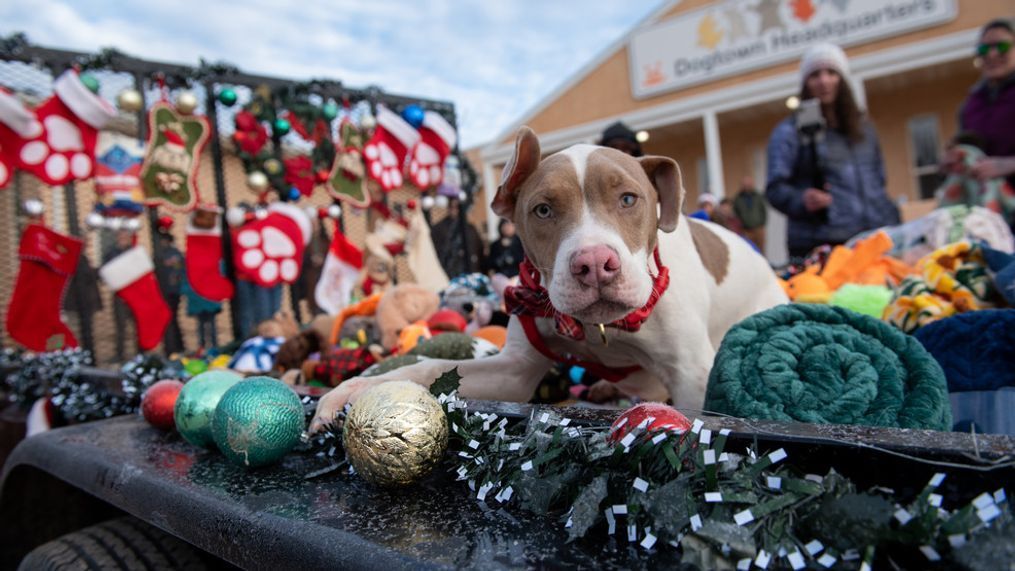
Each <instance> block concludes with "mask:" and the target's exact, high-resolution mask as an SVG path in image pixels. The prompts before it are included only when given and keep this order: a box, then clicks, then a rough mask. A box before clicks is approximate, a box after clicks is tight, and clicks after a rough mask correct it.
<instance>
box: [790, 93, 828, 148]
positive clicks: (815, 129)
mask: <svg viewBox="0 0 1015 571" xmlns="http://www.w3.org/2000/svg"><path fill="white" fill-rule="evenodd" d="M795 118H796V128H797V131H799V132H800V134H801V135H803V136H804V138H805V140H807V141H812V140H815V139H820V138H821V134H822V133H824V131H825V116H824V115H823V114H822V113H821V101H819V100H818V99H816V98H813V99H805V100H803V101H801V102H800V106H799V107H797V109H796V114H795Z"/></svg>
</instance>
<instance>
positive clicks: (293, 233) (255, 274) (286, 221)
mask: <svg viewBox="0 0 1015 571" xmlns="http://www.w3.org/2000/svg"><path fill="white" fill-rule="evenodd" d="M311 231H312V227H311V223H310V218H308V217H307V213H306V212H304V211H303V210H302V209H300V208H298V207H296V206H294V205H292V204H287V203H284V202H273V203H271V204H270V205H269V206H268V215H267V216H265V217H264V218H263V219H261V220H254V221H253V222H249V223H247V224H244V225H243V226H241V227H240V228H239V229H238V230H235V231H234V232H235V233H234V235H233V262H234V263H235V264H236V276H237V277H238V278H240V279H243V280H247V281H249V282H253V283H255V284H257V285H259V286H261V287H272V286H275V285H278V284H279V283H287V284H291V283H293V282H295V281H296V278H298V277H299V275H300V269H301V268H302V266H303V251H304V249H305V248H306V247H307V244H309V243H310V236H311Z"/></svg>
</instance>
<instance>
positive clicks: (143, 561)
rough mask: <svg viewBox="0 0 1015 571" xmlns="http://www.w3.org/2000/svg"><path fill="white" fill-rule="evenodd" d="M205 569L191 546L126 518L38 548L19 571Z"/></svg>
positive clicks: (89, 528)
mask: <svg viewBox="0 0 1015 571" xmlns="http://www.w3.org/2000/svg"><path fill="white" fill-rule="evenodd" d="M205 567H206V566H205V564H204V562H203V561H202V559H201V556H200V554H199V553H198V552H197V550H196V549H194V548H193V547H191V546H190V545H189V544H188V543H186V542H184V541H182V540H180V539H177V538H176V537H173V536H172V535H169V534H168V533H166V532H164V531H162V530H160V529H158V528H156V527H153V526H151V525H148V524H147V523H145V522H143V521H141V520H139V519H136V518H133V517H122V518H117V519H111V520H109V521H105V522H102V523H100V524H96V525H93V526H91V527H86V528H84V529H81V530H78V531H75V532H72V533H68V534H67V535H63V536H61V537H58V538H56V539H54V540H53V541H50V542H49V543H44V544H42V545H40V546H39V547H36V548H35V549H33V550H32V551H31V552H30V553H29V554H28V555H26V556H25V558H24V559H22V560H21V565H19V566H18V571H57V570H60V571H63V570H74V571H86V570H93V569H103V570H105V569H120V570H130V571H135V570H145V571H149V570H150V571H164V570H171V569H186V570H188V571H190V570H192V569H196V570H203V569H205Z"/></svg>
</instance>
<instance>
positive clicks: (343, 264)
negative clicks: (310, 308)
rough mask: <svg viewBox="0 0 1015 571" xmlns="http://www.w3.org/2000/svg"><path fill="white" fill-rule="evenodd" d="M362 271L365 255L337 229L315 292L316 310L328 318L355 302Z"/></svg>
mask: <svg viewBox="0 0 1015 571" xmlns="http://www.w3.org/2000/svg"><path fill="white" fill-rule="evenodd" d="M362 269H363V251H362V250H360V249H359V248H357V247H356V245H355V244H353V243H352V242H350V241H349V239H348V238H346V237H345V234H343V233H342V231H341V230H339V229H338V228H335V236H334V237H333V238H332V239H331V246H329V247H328V255H327V257H326V258H324V266H323V267H322V268H321V277H320V279H319V280H318V281H317V287H315V288H314V300H315V301H316V302H317V307H320V308H321V309H323V310H324V311H325V312H326V313H327V314H328V315H338V313H339V312H340V311H342V308H344V307H345V306H347V305H349V302H350V301H352V292H353V290H354V289H355V288H356V282H357V281H358V280H359V275H360V271H361V270H362Z"/></svg>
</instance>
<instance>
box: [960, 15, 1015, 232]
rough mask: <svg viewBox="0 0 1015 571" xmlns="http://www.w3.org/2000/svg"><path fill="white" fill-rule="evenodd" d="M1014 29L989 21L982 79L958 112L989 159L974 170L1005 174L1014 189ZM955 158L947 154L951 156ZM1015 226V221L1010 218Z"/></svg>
mask: <svg viewBox="0 0 1015 571" xmlns="http://www.w3.org/2000/svg"><path fill="white" fill-rule="evenodd" d="M1013 42H1015V32H1013V31H1012V25H1011V22H1009V21H1008V20H993V21H991V22H988V23H987V25H986V26H984V27H983V30H982V31H981V32H980V42H979V44H977V46H976V61H977V62H978V65H979V68H980V72H981V74H982V76H981V80H980V81H979V82H977V84H976V85H974V86H973V89H972V90H971V91H970V93H969V96H968V97H966V100H965V102H963V104H962V108H961V110H960V111H959V122H960V130H961V131H963V132H972V133H976V134H977V135H979V137H980V138H981V139H982V141H983V151H984V153H986V155H987V156H986V158H984V159H982V160H980V161H979V162H978V163H976V164H975V165H974V166H973V167H972V169H971V173H972V174H973V175H974V176H976V177H977V178H979V179H980V180H982V181H985V180H989V179H993V178H998V177H1005V178H1007V180H1008V184H1010V185H1012V187H1013V188H1015V54H1013V53H1012V43H1013ZM951 158H952V157H950V156H949V157H947V159H951ZM1007 222H1008V224H1010V225H1013V226H1015V220H1008V221H1007Z"/></svg>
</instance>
